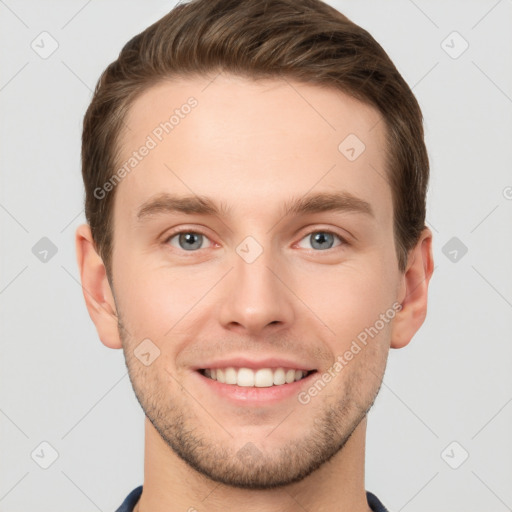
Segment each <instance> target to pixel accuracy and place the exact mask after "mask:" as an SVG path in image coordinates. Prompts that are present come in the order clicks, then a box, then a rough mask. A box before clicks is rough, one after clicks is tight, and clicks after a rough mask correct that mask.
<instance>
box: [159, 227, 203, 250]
mask: <svg viewBox="0 0 512 512" xmlns="http://www.w3.org/2000/svg"><path fill="white" fill-rule="evenodd" d="M174 239H176V240H175V242H173V240H174ZM204 240H208V241H209V238H208V237H207V236H206V235H204V234H203V233H198V232H197V231H178V232H177V233H173V234H172V235H170V236H169V237H168V238H167V239H166V240H165V242H164V243H169V244H170V245H171V246H172V247H176V248H177V249H183V250H184V251H188V252H190V251H192V252H194V250H195V249H205V247H202V245H203V241H204ZM176 244H177V245H176Z"/></svg>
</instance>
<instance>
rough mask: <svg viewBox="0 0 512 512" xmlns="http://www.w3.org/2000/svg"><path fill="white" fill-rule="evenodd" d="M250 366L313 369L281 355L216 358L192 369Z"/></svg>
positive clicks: (308, 365) (311, 366) (254, 368)
mask: <svg viewBox="0 0 512 512" xmlns="http://www.w3.org/2000/svg"><path fill="white" fill-rule="evenodd" d="M230 366H231V367H234V368H251V369H252V370H257V369H259V368H294V369H295V370H304V371H310V370H314V369H315V366H314V365H313V364H307V363H303V362H299V361H293V360H292V359H285V358H281V357H272V358H266V359H259V360H257V359H249V358H247V357H232V358H225V359H217V360H215V361H210V362H206V363H202V364H198V365H195V366H194V367H193V369H194V370H204V369H206V368H229V367H230Z"/></svg>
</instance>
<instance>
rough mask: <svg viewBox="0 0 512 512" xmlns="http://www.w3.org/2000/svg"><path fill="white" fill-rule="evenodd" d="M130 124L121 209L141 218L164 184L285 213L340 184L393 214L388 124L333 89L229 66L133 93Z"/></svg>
mask: <svg viewBox="0 0 512 512" xmlns="http://www.w3.org/2000/svg"><path fill="white" fill-rule="evenodd" d="M125 124H126V126H127V129H126V130H125V132H124V133H123V135H122V137H121V144H120V153H119V154H120V161H119V162H118V168H119V169H120V168H122V167H123V168H124V169H125V171H126V172H124V173H123V179H122V180H121V182H120V183H119V184H118V185H117V187H118V190H117V191H116V201H115V210H116V211H117V210H119V209H120V208H124V209H126V210H127V211H128V210H129V212H130V215H131V217H133V218H134V217H135V214H136V211H137V207H138V206H140V205H141V204H143V203H144V202H147V200H148V199H150V198H151V197H152V196H154V195H156V194H158V193H161V192H169V193H173V194H183V195H191V194H196V195H201V196H210V197H216V198H218V202H219V204H221V203H222V204H230V205H233V204H235V205H237V207H238V208H239V209H240V210H239V211H238V214H243V213H251V211H252V212H254V208H255V206H257V205H258V204H259V205H260V209H259V214H260V215H263V211H261V205H262V204H265V205H267V206H268V211H270V210H271V209H272V205H273V203H276V211H277V209H279V211H282V205H281V204H277V203H279V202H282V200H285V199H288V198H289V197H292V196H293V197H296V196H301V195H305V194H306V193H308V192H311V191H314V192H333V191H336V190H340V191H347V192H349V193H350V194H352V195H354V196H358V197H361V198H363V199H365V200H366V201H367V202H370V203H372V205H373V207H374V210H375V211H376V212H377V213H378V215H380V216H384V217H385V216H386V215H388V216H389V215H390V214H391V213H392V209H391V208H392V207H391V191H390V188H389V184H388V182H387V179H386V170H385V157H386V152H385V148H386V142H385V132H384V129H385V123H384V122H382V120H381V115H380V114H379V112H378V111H377V110H376V109H374V108H373V107H371V106H369V105H366V104H364V103H362V102H360V101H358V100H356V99H354V98H352V97H350V96H348V95H346V94H344V93H342V92H340V91H337V90H334V89H332V88H326V87H319V86H317V85H310V84H303V83H297V82H294V81H291V80H288V79H287V80H281V79H272V80H261V81H253V80H250V79H246V78H242V77H235V76H232V75H224V74H221V75H218V76H217V77H213V80H212V78H208V79H207V78H194V79H192V78H190V79H180V80H168V81H165V82H162V83H159V84H157V85H155V86H153V87H151V88H149V89H147V90H146V91H145V92H144V93H143V94H141V95H140V96H139V97H138V98H137V99H136V101H134V103H133V104H132V106H131V108H130V109H129V112H128V114H127V116H126V119H125ZM144 148H147V149H144ZM242 210H245V211H242ZM119 213H120V212H119V211H118V213H117V214H119ZM117 214H116V215H117Z"/></svg>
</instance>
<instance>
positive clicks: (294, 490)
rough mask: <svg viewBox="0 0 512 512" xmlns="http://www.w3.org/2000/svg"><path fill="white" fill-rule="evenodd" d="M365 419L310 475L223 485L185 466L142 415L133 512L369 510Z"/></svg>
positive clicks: (360, 511)
mask: <svg viewBox="0 0 512 512" xmlns="http://www.w3.org/2000/svg"><path fill="white" fill-rule="evenodd" d="M365 436H366V418H364V419H363V421H361V423H360V424H359V425H358V426H357V427H356V429H355V430H354V432H353V434H352V436H351V437H350V438H349V439H348V440H347V442H346V444H345V446H344V447H343V449H342V450H340V451H339V452H338V453H337V454H336V455H335V456H334V457H333V458H331V459H330V460H329V461H328V462H326V463H325V464H323V465H322V466H321V467H320V468H319V469H317V470H316V471H314V472H313V473H312V474H311V475H309V476H308V477H306V478H305V479H303V480H301V481H300V482H296V483H294V484H290V485H287V486H285V487H280V488H276V489H268V490H252V489H238V488H233V487H228V486H226V485H224V484H220V483H218V482H215V481H213V480H210V479H208V478H206V477H205V476H203V475H202V474H200V473H198V472H197V471H195V470H194V469H192V468H191V467H189V466H188V465H187V464H186V463H185V462H183V460H182V459H180V458H179V457H178V456H177V455H176V454H175V453H174V452H173V451H172V450H171V449H170V448H169V447H168V445H167V444H166V443H165V441H164V440H163V439H162V438H161V437H160V435H159V434H158V432H157V431H156V430H155V429H154V427H153V425H152V424H151V422H150V421H149V420H148V419H147V418H146V419H145V454H144V484H143V493H142V495H141V497H140V499H139V502H138V503H137V506H136V507H135V509H134V512H149V511H151V512H164V511H165V512H175V511H176V512H177V511H183V510H190V511H194V510H196V509H197V510H203V509H207V510H208V511H209V512H221V511H225V510H244V511H247V512H256V511H258V512H278V511H282V510H287V511H289V512H303V511H304V510H322V511H337V512H344V511H346V512H348V511H350V512H370V508H369V506H368V503H367V501H366V492H365V487H364V452H365Z"/></svg>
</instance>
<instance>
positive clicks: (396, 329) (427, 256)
mask: <svg viewBox="0 0 512 512" xmlns="http://www.w3.org/2000/svg"><path fill="white" fill-rule="evenodd" d="M433 271H434V259H433V256H432V232H431V231H430V229H429V228H424V229H423V231H422V233H421V236H420V239H419V240H418V242H417V244H416V246H415V247H414V248H413V249H411V251H410V253H409V258H408V262H407V269H406V271H405V272H404V274H403V276H402V279H403V281H402V283H401V285H402V286H401V291H400V296H399V297H398V300H399V301H400V303H401V304H402V308H401V310H400V311H399V312H398V313H397V315H396V316H395V319H394V321H393V327H392V334H391V348H402V347H405V346H406V345H407V344H408V343H409V342H410V341H411V339H412V337H413V336H414V334H416V332H417V331H418V329H419V328H420V327H421V325H422V324H423V322H424V321H425V317H426V315H427V302H428V285H429V282H430V278H431V277H432V273H433Z"/></svg>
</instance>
